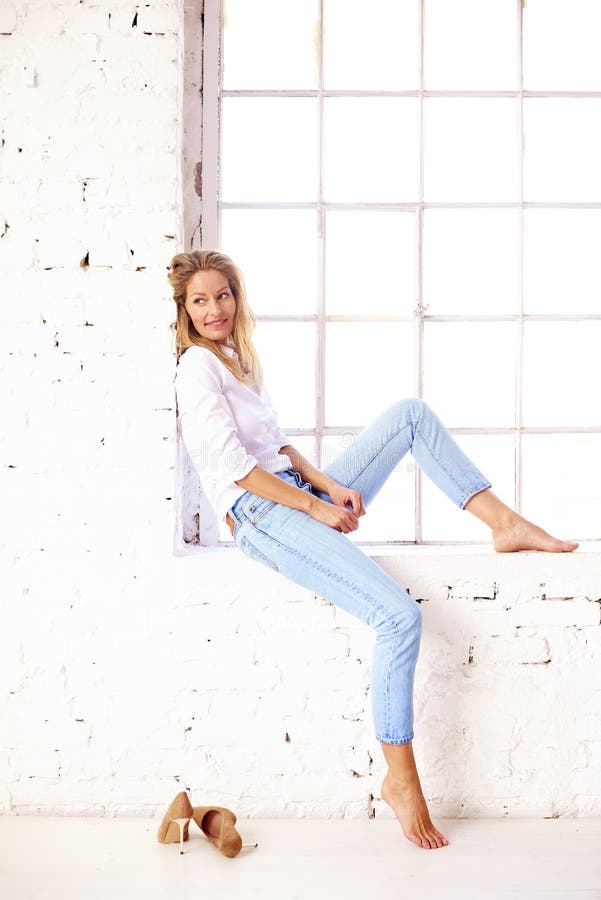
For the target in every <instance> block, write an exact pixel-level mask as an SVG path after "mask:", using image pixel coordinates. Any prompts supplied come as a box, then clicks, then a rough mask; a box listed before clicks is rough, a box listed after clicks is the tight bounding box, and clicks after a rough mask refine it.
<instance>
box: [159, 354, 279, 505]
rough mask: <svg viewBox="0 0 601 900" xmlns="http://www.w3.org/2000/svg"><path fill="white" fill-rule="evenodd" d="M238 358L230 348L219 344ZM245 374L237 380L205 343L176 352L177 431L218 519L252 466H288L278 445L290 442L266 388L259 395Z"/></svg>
mask: <svg viewBox="0 0 601 900" xmlns="http://www.w3.org/2000/svg"><path fill="white" fill-rule="evenodd" d="M222 349H223V350H224V351H225V352H226V353H227V354H228V355H229V356H235V357H236V359H239V357H238V354H237V353H236V351H235V350H234V349H233V348H232V347H227V346H225V345H223V346H222ZM250 377H251V376H250V375H247V379H248V380H249V383H248V384H243V383H242V382H241V381H238V379H237V378H235V377H234V376H233V375H232V373H231V372H230V371H229V369H227V368H226V367H225V366H224V365H223V363H222V362H221V361H220V360H219V359H218V357H217V356H216V355H215V354H214V353H212V352H211V351H210V350H209V349H207V348H206V347H197V346H192V347H188V348H187V350H186V351H185V352H184V353H183V354H182V355H181V356H180V358H179V362H178V365H177V369H176V373H175V378H174V382H175V391H176V397H177V422H178V428H179V434H180V435H181V437H182V438H183V441H184V443H185V445H186V449H187V450H188V453H189V454H190V458H191V460H192V462H193V464H194V467H195V468H196V471H197V472H198V475H199V477H200V481H201V484H202V488H203V490H204V492H205V493H206V496H207V499H208V501H209V503H210V504H211V506H212V507H213V509H214V510H215V513H216V514H217V517H218V518H219V519H223V518H225V514H226V512H227V511H228V510H229V509H231V507H232V506H233V504H234V503H235V501H236V500H237V499H238V497H240V496H241V495H242V494H243V493H244V492H245V490H246V488H243V487H240V485H238V484H236V483H235V482H236V480H239V479H240V478H244V476H245V475H248V473H249V472H250V471H251V469H253V468H254V467H255V466H260V467H261V468H262V469H265V470H266V471H267V472H271V473H275V472H281V471H282V470H283V469H288V468H291V467H292V461H291V459H290V457H289V456H287V455H286V454H285V453H278V450H279V449H280V447H283V446H285V445H286V444H289V443H290V441H289V440H288V438H287V437H286V435H285V434H284V432H283V431H282V429H281V428H280V426H279V423H278V417H277V413H276V411H275V410H274V408H273V406H272V404H271V398H270V396H269V393H268V391H267V389H266V388H265V386H263V391H262V392H261V393H259V391H258V390H257V388H256V387H255V386H254V384H253V383H252V382H251V381H250Z"/></svg>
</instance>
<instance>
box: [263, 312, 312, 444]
mask: <svg viewBox="0 0 601 900" xmlns="http://www.w3.org/2000/svg"><path fill="white" fill-rule="evenodd" d="M253 341H254V344H255V347H256V348H257V353H258V354H259V359H260V360H261V365H262V366H263V370H264V375H265V384H266V387H267V390H268V392H269V395H270V397H271V400H272V402H273V406H274V408H275V410H276V412H277V414H278V420H279V423H280V426H281V427H282V429H283V430H284V431H286V428H288V427H294V428H315V325H314V324H313V323H312V322H265V321H259V322H257V326H256V329H255V331H254V334H253Z"/></svg>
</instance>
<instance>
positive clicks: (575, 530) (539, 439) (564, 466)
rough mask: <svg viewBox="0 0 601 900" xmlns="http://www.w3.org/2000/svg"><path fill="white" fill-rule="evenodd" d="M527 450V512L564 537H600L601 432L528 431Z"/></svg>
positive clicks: (524, 445) (524, 505) (524, 446)
mask: <svg viewBox="0 0 601 900" xmlns="http://www.w3.org/2000/svg"><path fill="white" fill-rule="evenodd" d="M522 451H523V465H522V481H523V491H522V493H523V503H522V515H524V516H525V517H526V518H527V519H530V521H531V522H536V524H537V525H540V526H541V527H542V528H544V529H545V530H546V531H549V532H550V533H551V534H552V535H554V536H555V537H558V538H562V539H563V540H598V539H599V522H601V475H600V474H599V471H600V470H599V460H600V459H601V434H525V435H524V436H523V438H522ZM576 552H578V551H576Z"/></svg>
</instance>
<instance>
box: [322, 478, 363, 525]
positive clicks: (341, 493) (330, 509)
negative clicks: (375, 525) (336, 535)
mask: <svg viewBox="0 0 601 900" xmlns="http://www.w3.org/2000/svg"><path fill="white" fill-rule="evenodd" d="M327 493H328V494H329V496H330V497H331V499H332V502H331V503H328V501H327V500H321V499H319V498H318V497H315V502H314V504H313V506H312V508H311V510H310V512H309V515H311V516H312V517H313V518H314V519H317V521H318V522H323V523H324V525H329V526H330V528H335V529H336V531H341V532H342V533H343V534H348V532H349V531H356V530H357V528H358V527H359V516H363V515H365V507H364V506H363V497H362V496H361V494H360V492H359V491H354V490H352V489H351V488H347V487H345V486H344V485H342V484H338V483H337V482H334V483H333V484H332V485H330V487H329V489H328V491H327ZM348 503H350V504H351V506H352V509H348V507H347V504H348Z"/></svg>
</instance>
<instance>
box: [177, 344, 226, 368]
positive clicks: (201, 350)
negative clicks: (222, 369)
mask: <svg viewBox="0 0 601 900" xmlns="http://www.w3.org/2000/svg"><path fill="white" fill-rule="evenodd" d="M220 362H221V361H220V360H219V358H218V357H217V355H216V354H215V353H213V351H212V350H209V348H208V347H199V346H198V345H196V344H193V345H192V346H191V347H187V348H186V349H185V350H184V352H183V353H182V354H181V356H180V358H179V360H178V362H177V367H176V374H177V373H178V372H179V371H186V370H188V369H192V368H193V369H198V368H204V367H205V366H213V367H216V368H219V366H220Z"/></svg>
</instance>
